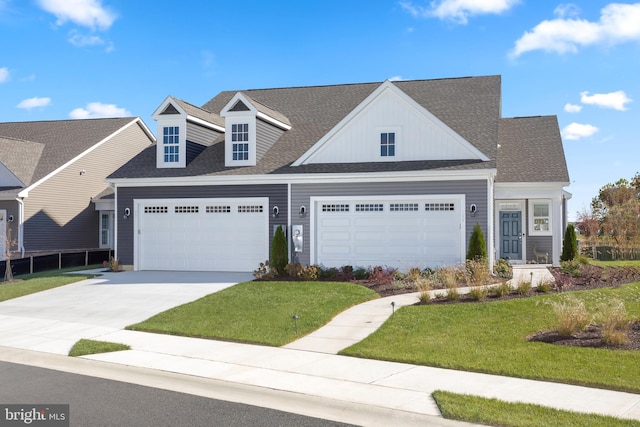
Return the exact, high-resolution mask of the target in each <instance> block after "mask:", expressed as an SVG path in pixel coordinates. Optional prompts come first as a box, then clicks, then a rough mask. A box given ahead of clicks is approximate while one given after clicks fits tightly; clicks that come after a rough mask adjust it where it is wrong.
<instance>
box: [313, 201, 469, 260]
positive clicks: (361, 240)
mask: <svg viewBox="0 0 640 427" xmlns="http://www.w3.org/2000/svg"><path fill="white" fill-rule="evenodd" d="M463 206H464V196H448V197H439V198H430V197H422V198H411V199H403V200H397V199H384V198H374V199H366V200H365V199H363V200H355V201H354V200H318V201H315V206H314V208H315V212H316V236H315V238H316V244H315V252H316V253H315V259H316V262H317V263H318V264H322V265H324V266H327V267H340V266H343V265H352V266H354V267H355V266H359V267H365V268H366V267H369V266H376V265H380V266H389V267H394V268H400V269H402V270H407V269H409V268H411V267H420V268H424V267H440V266H445V265H453V264H457V263H460V262H462V261H463V260H464V258H465V253H464V250H465V242H464V230H465V224H464V220H465V218H464V212H463Z"/></svg>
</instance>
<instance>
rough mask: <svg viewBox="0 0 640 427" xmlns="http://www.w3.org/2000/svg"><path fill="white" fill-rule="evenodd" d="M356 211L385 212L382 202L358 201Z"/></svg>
mask: <svg viewBox="0 0 640 427" xmlns="http://www.w3.org/2000/svg"><path fill="white" fill-rule="evenodd" d="M356 212H384V205H383V204H382V203H358V204H357V205H356Z"/></svg>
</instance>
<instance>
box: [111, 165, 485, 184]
mask: <svg viewBox="0 0 640 427" xmlns="http://www.w3.org/2000/svg"><path fill="white" fill-rule="evenodd" d="M495 172H496V171H495V169H486V170H468V171H455V172H454V173H452V172H451V171H434V172H425V171H408V172H375V173H358V174H354V173H351V174H287V175H280V174H278V175H243V176H234V175H217V176H198V177H171V178H115V179H110V180H108V182H109V183H111V184H115V185H116V186H118V187H121V188H123V187H167V186H189V185H194V186H203V185H252V184H320V183H336V184H339V183H366V182H412V181H462V180H477V179H481V180H482V179H487V180H488V179H491V177H492V176H493V175H495Z"/></svg>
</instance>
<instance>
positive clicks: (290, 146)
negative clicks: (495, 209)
mask: <svg viewBox="0 0 640 427" xmlns="http://www.w3.org/2000/svg"><path fill="white" fill-rule="evenodd" d="M382 84H383V83H382V82H377V83H359V84H343V85H331V86H306V87H289V88H275V89H251V90H242V91H237V90H235V91H224V92H221V93H219V94H218V95H217V96H215V97H214V98H212V99H211V100H210V101H208V102H207V103H205V104H204V105H203V106H202V109H204V110H207V111H210V112H212V113H214V114H218V113H219V112H221V111H222V110H223V108H224V107H225V106H227V104H228V103H229V102H230V101H231V100H232V98H233V97H234V96H235V95H236V94H237V93H239V92H240V93H242V94H243V96H245V97H247V98H249V99H251V100H252V102H254V106H255V107H256V108H259V105H261V106H264V107H265V108H268V109H269V110H270V113H269V114H276V113H277V114H279V115H280V116H281V117H284V118H286V119H288V121H289V122H290V123H291V129H290V130H287V131H286V132H284V133H283V134H282V136H281V137H280V138H279V140H278V141H277V142H276V143H275V144H274V145H273V146H272V147H271V149H270V150H269V151H267V152H266V153H265V154H264V156H263V157H262V158H261V159H260V161H259V162H258V163H257V164H256V165H255V166H245V167H236V168H229V167H225V166H224V144H213V145H211V146H210V147H207V148H206V149H205V150H204V151H203V152H202V153H201V154H200V155H199V156H198V157H196V158H195V159H194V160H193V161H191V162H190V163H189V164H188V165H187V167H185V168H175V169H173V168H171V169H169V168H156V167H155V149H156V147H155V146H154V147H150V148H148V149H147V150H145V151H143V152H142V153H141V154H140V155H139V156H137V157H136V158H134V159H132V160H131V161H130V162H129V163H127V164H126V165H124V166H123V167H122V168H120V169H119V170H118V171H116V172H115V173H114V174H112V175H111V176H110V178H114V179H116V178H145V177H180V176H203V175H252V174H279V173H289V174H295V173H306V172H310V171H321V172H324V173H343V172H351V171H354V170H355V169H361V170H368V169H374V170H377V169H376V168H378V167H380V163H375V164H370V165H362V164H349V163H343V164H324V165H303V166H296V167H291V165H292V164H293V163H294V162H295V161H296V160H297V159H298V158H300V156H302V155H303V154H304V153H305V152H306V151H307V150H309V148H311V147H312V146H313V145H314V144H315V143H317V142H318V141H319V140H320V139H321V138H322V137H323V136H324V135H325V134H327V132H329V131H330V130H331V129H333V128H334V127H335V126H336V125H337V124H338V123H339V122H340V121H341V120H342V119H343V118H344V117H346V116H347V115H348V114H349V113H350V112H352V111H353V110H354V109H355V108H356V107H358V105H360V104H361V103H362V102H363V101H364V100H365V99H366V98H367V97H368V96H369V95H371V93H373V92H374V91H375V90H376V89H377V88H378V87H379V86H380V85H382ZM393 84H394V85H396V86H397V87H398V88H399V89H400V90H402V91H403V92H404V93H405V94H407V96H409V97H411V98H412V99H413V100H415V101H416V102H417V103H418V104H419V105H421V106H422V107H423V108H425V109H426V110H428V111H429V112H430V113H431V114H433V115H434V116H435V117H437V118H438V119H439V120H441V121H442V122H444V123H445V124H446V125H447V126H449V127H450V128H451V129H452V130H453V131H454V132H456V133H458V134H459V135H460V136H462V137H463V138H464V139H465V140H467V141H468V142H469V143H470V144H472V145H473V146H474V147H475V148H477V149H478V150H480V151H481V152H482V153H484V154H485V155H486V156H487V157H488V158H489V159H490V160H489V161H486V162H480V161H478V162H472V164H470V162H469V161H459V162H457V163H456V162H433V161H431V162H388V163H386V164H385V166H384V168H385V170H390V171H393V170H424V169H435V170H456V169H460V170H468V169H493V168H495V167H496V162H495V160H496V155H497V151H496V150H497V149H496V145H497V140H498V118H499V117H500V90H501V88H500V84H501V79H500V76H486V77H485V76H483V77H465V78H452V79H437V80H414V81H396V82H393ZM265 114H267V112H266V111H265ZM221 138H223V137H221ZM218 139H220V138H218Z"/></svg>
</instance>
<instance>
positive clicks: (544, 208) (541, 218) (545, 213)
mask: <svg viewBox="0 0 640 427" xmlns="http://www.w3.org/2000/svg"><path fill="white" fill-rule="evenodd" d="M533 229H534V230H535V231H549V204H548V203H536V204H534V205H533Z"/></svg>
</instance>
